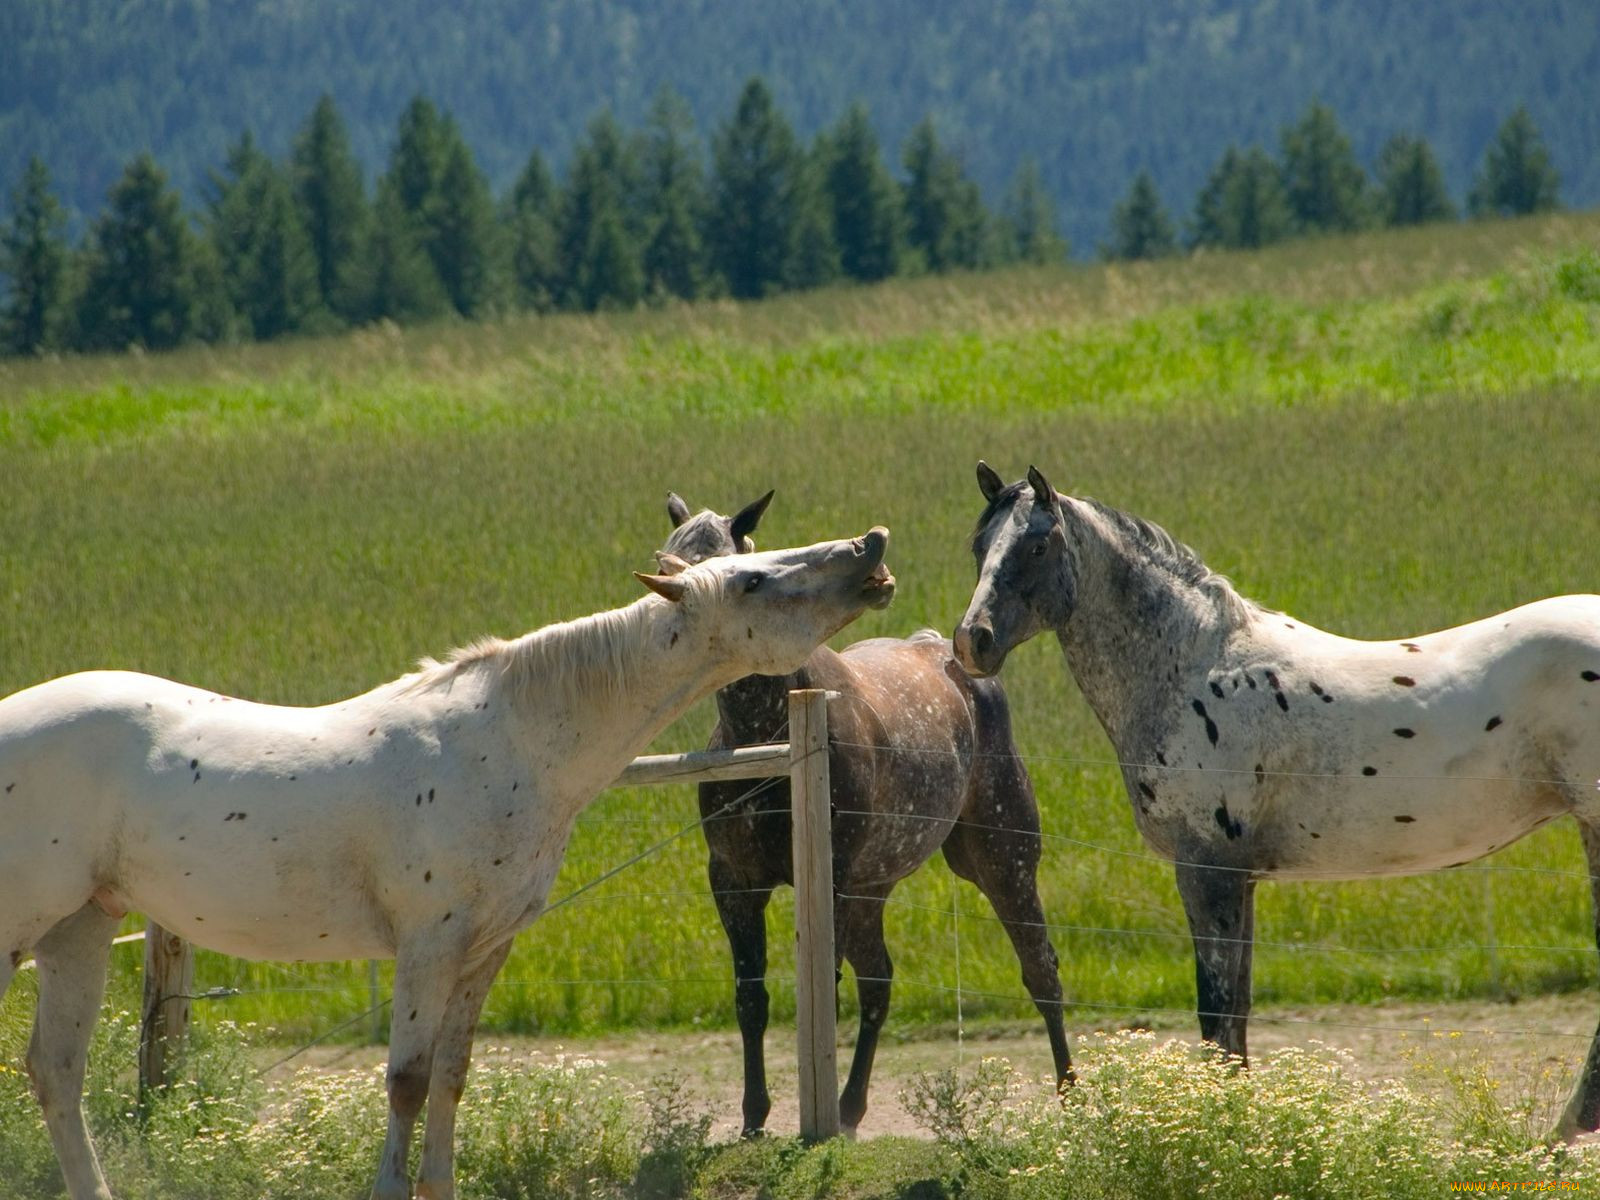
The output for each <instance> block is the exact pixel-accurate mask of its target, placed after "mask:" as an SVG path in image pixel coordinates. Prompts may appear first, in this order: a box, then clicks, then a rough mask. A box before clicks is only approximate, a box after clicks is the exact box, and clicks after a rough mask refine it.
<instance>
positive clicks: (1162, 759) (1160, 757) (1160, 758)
mask: <svg viewBox="0 0 1600 1200" xmlns="http://www.w3.org/2000/svg"><path fill="white" fill-rule="evenodd" d="M1156 761H1157V762H1158V763H1160V764H1161V765H1162V766H1163V767H1164V766H1166V765H1167V756H1166V755H1165V754H1163V753H1161V751H1159V750H1157V751H1156Z"/></svg>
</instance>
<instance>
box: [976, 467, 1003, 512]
mask: <svg viewBox="0 0 1600 1200" xmlns="http://www.w3.org/2000/svg"><path fill="white" fill-rule="evenodd" d="M1005 487H1006V485H1005V480H1003V479H1001V478H1000V476H999V475H997V474H995V469H994V468H993V467H991V466H990V465H989V464H988V463H986V462H984V461H983V459H981V458H980V459H979V460H978V490H979V491H980V492H982V493H983V498H984V499H985V500H987V501H989V502H990V503H991V504H993V503H994V498H995V497H996V496H998V495H999V494H1000V493H1001V492H1003V491H1005Z"/></svg>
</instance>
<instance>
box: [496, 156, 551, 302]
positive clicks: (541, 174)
mask: <svg viewBox="0 0 1600 1200" xmlns="http://www.w3.org/2000/svg"><path fill="white" fill-rule="evenodd" d="M555 214H556V186H555V180H554V179H553V178H552V177H551V174H550V168H549V167H548V166H547V165H546V164H545V161H544V156H543V155H542V154H540V153H539V152H538V151H537V150H535V151H533V153H532V154H530V155H529V156H528V162H527V165H525V166H524V167H523V168H522V174H520V175H518V176H517V182H516V183H515V184H514V185H513V186H512V189H511V199H510V202H509V204H508V206H507V213H506V224H507V236H508V237H509V239H510V242H511V280H512V286H513V288H514V290H515V296H516V302H517V303H518V304H519V305H521V306H522V307H523V308H531V309H533V310H534V311H535V312H546V311H548V310H549V309H551V308H553V307H554V306H555V302H556V294H557V290H558V289H559V287H560V260H559V258H558V256H557V254H556V226H555Z"/></svg>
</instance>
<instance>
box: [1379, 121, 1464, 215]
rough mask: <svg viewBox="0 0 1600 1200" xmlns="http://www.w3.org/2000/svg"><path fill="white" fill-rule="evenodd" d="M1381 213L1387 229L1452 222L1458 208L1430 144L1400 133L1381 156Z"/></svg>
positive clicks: (1390, 140)
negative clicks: (1390, 227) (1436, 222)
mask: <svg viewBox="0 0 1600 1200" xmlns="http://www.w3.org/2000/svg"><path fill="white" fill-rule="evenodd" d="M1378 189H1379V195H1380V197H1381V198H1380V202H1379V209H1380V211H1381V213H1382V216H1383V222H1384V224H1386V225H1421V224H1423V223H1424V222H1427V221H1449V220H1453V219H1454V218H1455V215H1456V210H1455V205H1453V204H1451V203H1450V195H1449V193H1448V192H1446V191H1445V186H1444V176H1443V175H1442V174H1441V173H1440V171H1439V164H1438V162H1437V161H1435V159H1434V157H1433V151H1432V150H1431V149H1430V148H1429V146H1428V143H1427V142H1426V141H1424V140H1423V139H1422V138H1420V137H1412V136H1411V135H1410V134H1404V133H1397V134H1395V135H1394V136H1393V137H1392V138H1390V139H1389V140H1388V141H1387V142H1385V143H1384V147H1383V150H1382V151H1381V152H1380V153H1379V155H1378Z"/></svg>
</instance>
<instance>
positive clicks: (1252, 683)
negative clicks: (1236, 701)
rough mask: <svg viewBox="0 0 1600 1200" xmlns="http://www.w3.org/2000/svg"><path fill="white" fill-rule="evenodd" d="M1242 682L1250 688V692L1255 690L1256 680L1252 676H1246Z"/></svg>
mask: <svg viewBox="0 0 1600 1200" xmlns="http://www.w3.org/2000/svg"><path fill="white" fill-rule="evenodd" d="M1244 681H1245V684H1246V685H1247V686H1248V687H1249V688H1250V690H1251V691H1252V692H1253V691H1255V690H1256V680H1255V676H1254V675H1248V674H1247V675H1246V676H1245V677H1244Z"/></svg>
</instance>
